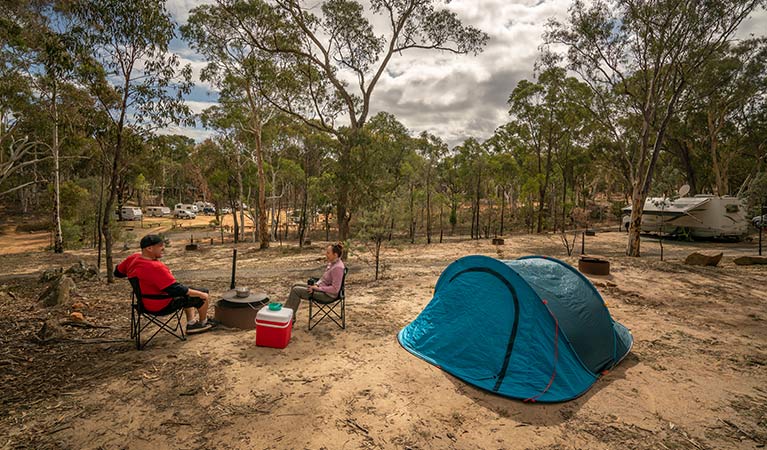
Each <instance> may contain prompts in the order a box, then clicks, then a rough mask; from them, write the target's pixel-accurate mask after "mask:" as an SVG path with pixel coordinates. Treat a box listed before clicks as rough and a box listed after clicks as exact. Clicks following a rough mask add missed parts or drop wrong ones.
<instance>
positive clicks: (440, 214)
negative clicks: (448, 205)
mask: <svg viewBox="0 0 767 450" xmlns="http://www.w3.org/2000/svg"><path fill="white" fill-rule="evenodd" d="M443 208H444V207H443V205H442V202H441V201H440V203H439V243H440V244H441V243H442V235H443V228H442V216H443V213H442V210H443Z"/></svg>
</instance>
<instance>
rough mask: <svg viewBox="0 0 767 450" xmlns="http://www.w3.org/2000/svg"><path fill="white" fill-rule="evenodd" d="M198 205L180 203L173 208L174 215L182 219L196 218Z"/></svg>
mask: <svg viewBox="0 0 767 450" xmlns="http://www.w3.org/2000/svg"><path fill="white" fill-rule="evenodd" d="M197 211H198V209H197V206H195V205H192V204H185V203H178V204H176V206H175V207H174V208H173V215H174V216H176V217H178V218H180V219H194V218H195V217H197Z"/></svg>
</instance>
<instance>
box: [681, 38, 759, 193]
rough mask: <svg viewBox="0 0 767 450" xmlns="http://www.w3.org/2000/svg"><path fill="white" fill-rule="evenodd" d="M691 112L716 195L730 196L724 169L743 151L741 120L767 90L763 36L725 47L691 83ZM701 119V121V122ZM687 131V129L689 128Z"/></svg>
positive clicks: (745, 125)
mask: <svg viewBox="0 0 767 450" xmlns="http://www.w3.org/2000/svg"><path fill="white" fill-rule="evenodd" d="M691 85H692V89H691V91H692V93H691V96H692V97H694V98H693V99H692V102H693V103H694V104H693V105H692V108H696V107H697V108H696V109H697V111H693V112H692V113H691V114H692V115H693V116H697V118H698V121H697V122H696V125H698V126H697V127H695V128H694V129H700V130H705V133H704V136H703V139H702V140H703V141H705V142H706V143H707V147H708V156H709V158H710V163H711V169H712V172H713V174H714V183H715V185H714V188H715V189H714V190H715V192H716V193H717V195H728V194H730V167H731V165H732V163H733V162H735V160H736V159H738V157H739V156H742V155H743V154H744V153H745V152H746V151H747V146H746V145H744V143H743V142H742V140H743V137H745V136H747V135H748V133H749V129H748V128H750V127H749V125H750V123H749V122H748V121H741V120H739V119H743V118H745V117H744V116H747V115H749V113H750V112H751V111H752V110H753V108H754V106H757V105H759V104H760V103H764V102H765V100H764V96H765V94H767V39H765V38H760V39H749V40H745V41H741V42H739V43H737V44H734V45H731V46H726V47H725V48H724V49H722V50H721V51H720V52H717V53H716V54H715V55H714V57H712V58H711V60H710V61H709V62H708V63H707V64H706V65H705V66H704V69H703V70H701V72H700V73H699V74H698V76H697V77H696V78H695V79H694V80H693V81H691ZM701 122H702V123H701ZM691 131H692V130H691Z"/></svg>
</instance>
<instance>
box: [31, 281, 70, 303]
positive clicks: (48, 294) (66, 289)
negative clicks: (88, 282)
mask: <svg viewBox="0 0 767 450" xmlns="http://www.w3.org/2000/svg"><path fill="white" fill-rule="evenodd" d="M74 290H75V282H74V281H73V280H72V279H71V278H69V277H68V276H66V275H61V276H60V277H59V278H57V279H55V280H54V281H53V282H51V284H50V285H48V287H47V288H46V289H45V291H43V293H42V294H41V295H40V297H39V298H38V301H40V302H41V303H42V304H44V305H45V306H49V307H50V306H56V305H63V304H69V303H70V299H71V298H72V293H73V292H74Z"/></svg>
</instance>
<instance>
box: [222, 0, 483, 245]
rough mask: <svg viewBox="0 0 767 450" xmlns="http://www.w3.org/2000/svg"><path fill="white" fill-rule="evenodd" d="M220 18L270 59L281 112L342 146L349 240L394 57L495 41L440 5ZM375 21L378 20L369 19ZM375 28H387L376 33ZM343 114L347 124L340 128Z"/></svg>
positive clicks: (254, 5) (407, 0)
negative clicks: (355, 160) (363, 149)
mask: <svg viewBox="0 0 767 450" xmlns="http://www.w3.org/2000/svg"><path fill="white" fill-rule="evenodd" d="M215 14H217V15H219V16H221V17H222V20H225V21H227V22H229V28H231V29H232V30H233V31H234V33H233V36H237V38H241V39H243V40H245V41H247V42H248V43H249V44H250V45H251V46H252V47H253V48H255V49H258V50H259V51H261V52H265V53H268V54H270V55H271V57H272V60H273V61H274V65H273V68H274V69H275V72H274V77H275V78H276V79H277V80H279V86H280V89H278V90H276V91H272V90H271V87H272V85H265V86H260V87H262V88H263V89H262V95H264V97H265V98H267V99H268V101H269V102H270V103H271V104H272V105H273V106H274V107H276V108H278V109H280V110H281V111H283V112H285V113H288V114H291V115H294V116H296V117H298V118H299V119H300V120H303V121H304V122H305V123H306V124H308V125H309V126H312V127H315V128H317V129H319V130H321V131H325V132H328V133H331V134H333V135H334V136H336V138H337V139H338V140H339V141H340V143H341V145H340V146H339V154H338V155H337V158H338V161H339V165H338V167H339V168H341V169H343V170H340V171H339V172H338V173H337V184H338V186H337V202H336V207H337V216H338V227H339V235H340V238H341V239H342V240H343V239H346V237H347V236H348V235H349V222H350V220H351V214H353V213H354V211H355V209H356V208H357V207H358V206H359V205H358V204H354V203H352V199H351V197H352V196H353V194H354V193H353V192H352V179H351V176H352V174H351V173H350V171H349V170H348V169H347V168H348V167H349V166H350V165H351V163H352V153H353V151H354V150H353V149H354V148H356V147H359V146H360V144H361V143H364V142H365V141H366V139H367V138H366V137H365V136H364V133H363V131H362V130H363V128H364V126H365V123H366V122H367V121H368V118H369V115H370V112H371V106H372V96H373V92H374V91H375V89H376V87H377V86H378V84H379V82H380V80H381V78H382V76H383V75H384V74H385V72H386V68H387V66H388V65H389V63H390V62H391V61H392V59H393V58H394V57H396V56H397V55H400V54H402V53H403V52H407V51H410V50H413V49H420V50H434V51H446V52H452V53H456V54H466V53H474V54H476V53H478V52H480V51H481V50H482V48H483V46H484V45H485V43H486V42H487V39H488V36H487V35H486V34H485V33H483V32H481V31H480V30H478V29H476V28H473V27H470V26H466V25H464V24H463V23H461V20H460V19H459V18H458V16H457V15H456V14H455V13H454V12H452V11H449V10H448V9H446V8H443V7H438V2H437V1H435V0H372V1H370V2H369V3H368V4H367V7H366V6H363V3H362V2H360V1H355V0H328V1H325V2H322V4H321V5H320V6H319V7H317V5H315V4H314V3H312V2H306V4H304V2H302V1H300V0H272V1H264V0H217V2H216V6H215ZM370 18H373V21H371V20H370ZM373 22H376V23H380V24H381V26H382V27H385V28H386V30H385V31H383V30H377V29H376V28H375V27H374V26H373ZM341 116H343V118H344V120H347V121H348V122H347V124H346V126H342V125H341V124H339V123H338V121H337V119H340V118H341Z"/></svg>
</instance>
